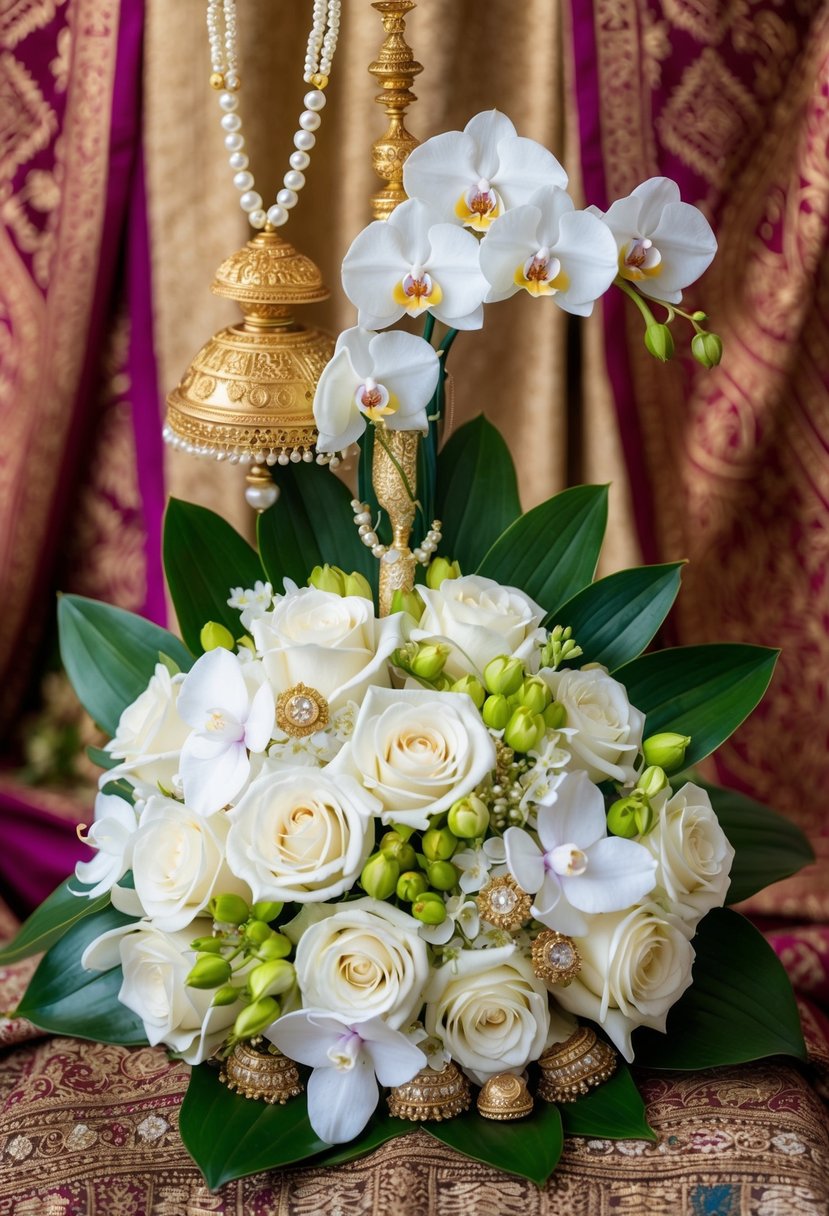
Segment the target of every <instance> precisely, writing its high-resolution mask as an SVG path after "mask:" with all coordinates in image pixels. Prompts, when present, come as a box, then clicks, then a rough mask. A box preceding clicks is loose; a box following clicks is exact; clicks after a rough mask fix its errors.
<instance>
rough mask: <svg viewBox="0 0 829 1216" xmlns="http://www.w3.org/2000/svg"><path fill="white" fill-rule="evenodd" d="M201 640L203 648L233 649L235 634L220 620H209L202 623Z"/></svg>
mask: <svg viewBox="0 0 829 1216" xmlns="http://www.w3.org/2000/svg"><path fill="white" fill-rule="evenodd" d="M199 641H200V642H201V645H202V650H220V649H221V650H233V649H234V646H235V643H234V641H233V634H232V633H231V632H230V630H229V629H225V627H224V625H220V624H219V622H218V621H208V622H207V624H206V625H202V630H201V633H200V634H199Z"/></svg>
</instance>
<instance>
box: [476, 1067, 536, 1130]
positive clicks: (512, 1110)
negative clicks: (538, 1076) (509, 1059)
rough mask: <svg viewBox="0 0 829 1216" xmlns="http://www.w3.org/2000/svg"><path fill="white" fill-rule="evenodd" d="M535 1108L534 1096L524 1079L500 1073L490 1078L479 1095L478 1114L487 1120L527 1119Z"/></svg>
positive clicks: (507, 1073)
mask: <svg viewBox="0 0 829 1216" xmlns="http://www.w3.org/2000/svg"><path fill="white" fill-rule="evenodd" d="M532 1108H533V1099H532V1094H531V1093H530V1091H529V1090H528V1089H527V1082H526V1081H525V1080H524V1078H523V1077H516V1076H515V1075H514V1074H513V1073H511V1072H499V1073H498V1075H497V1077H490V1078H489V1080H488V1081H487V1082H486V1084H485V1085H484V1087H483V1088H482V1090H481V1092H480V1093H479V1094H478V1113H479V1114H480V1115H483V1117H484V1118H485V1119H498V1120H500V1121H502V1122H504V1121H506V1120H509V1119H525V1118H526V1117H527V1115H529V1114H530V1113H531V1111H532Z"/></svg>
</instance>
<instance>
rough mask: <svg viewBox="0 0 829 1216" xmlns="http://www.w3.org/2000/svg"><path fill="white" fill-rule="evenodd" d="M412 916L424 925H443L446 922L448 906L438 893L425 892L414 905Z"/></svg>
mask: <svg viewBox="0 0 829 1216" xmlns="http://www.w3.org/2000/svg"><path fill="white" fill-rule="evenodd" d="M412 916H413V917H414V918H415V920H419V921H420V922H421V923H422V924H424V925H442V924H443V922H444V921H445V920H446V904H445V903H444V902H443V900H442V899H441V897H440V895H438V894H437V892H436V891H424V892H423V894H422V895H421V896H420V897H419V898H418V899H416V900H415V901H414V903H413V904H412Z"/></svg>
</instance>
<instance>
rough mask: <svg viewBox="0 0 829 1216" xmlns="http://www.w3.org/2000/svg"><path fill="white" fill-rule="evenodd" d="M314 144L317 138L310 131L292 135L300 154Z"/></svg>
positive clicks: (307, 150)
mask: <svg viewBox="0 0 829 1216" xmlns="http://www.w3.org/2000/svg"><path fill="white" fill-rule="evenodd" d="M316 142H317V137H316V136H315V135H314V134H313V133H312V132H311V131H297V133H296V135H294V147H295V148H299V150H300V152H310V151H311V149H312V148H313V146H314V144H315V143H316ZM225 145H227V140H225Z"/></svg>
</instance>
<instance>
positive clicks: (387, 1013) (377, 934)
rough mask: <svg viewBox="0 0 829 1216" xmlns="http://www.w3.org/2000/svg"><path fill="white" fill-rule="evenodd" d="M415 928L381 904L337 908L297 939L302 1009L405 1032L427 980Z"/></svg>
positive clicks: (372, 901)
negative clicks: (376, 1020) (378, 1020)
mask: <svg viewBox="0 0 829 1216" xmlns="http://www.w3.org/2000/svg"><path fill="white" fill-rule="evenodd" d="M317 906H319V905H317ZM419 928H420V923H419V921H416V920H415V919H414V917H413V916H409V915H408V913H407V912H401V911H400V909H399V908H394V907H392V905H391V904H387V903H384V902H383V901H382V900H378V899H358V900H355V901H354V902H353V903H347V904H339V905H338V906H337V907H336V910H334V911H333V912H332V914H331V915H330V916H326V917H325V918H324V919H322V920H319V921H318V922H317V923H316V924H312V925H311V926H310V927H309V928H307V929H306V930H305V932H304V933H303V934H302V937H301V938H300V939H299V945H298V946H297V950H296V974H297V982H298V983H299V989H300V992H301V993H302V1003H303V1005H304V1006H305V1007H306V1008H311V1007H315V1008H319V1009H331V1010H333V1011H335V1012H336V1013H339V1014H343V1015H344V1016H346V1017H349V1018H353V1019H354V1020H355V1021H361V1022H363V1021H367V1020H368V1019H369V1018H382V1019H383V1021H384V1022H386V1023H387V1024H388V1025H389V1026H390V1027H391V1028H392V1029H393V1030H399V1029H400V1028H401V1027H403V1026H408V1024H409V1023H410V1022H412V1021H414V1019H415V1017H416V1016H417V1014H418V1012H419V1010H420V1006H421V1004H422V1001H423V989H424V987H425V984H426V980H427V978H428V976H429V959H428V956H427V953H426V944H425V942H423V941H422V939H421V937H420V934H419V932H418V930H419Z"/></svg>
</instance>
